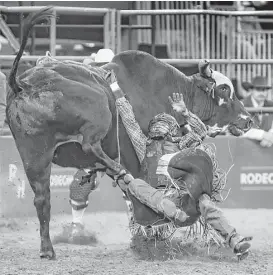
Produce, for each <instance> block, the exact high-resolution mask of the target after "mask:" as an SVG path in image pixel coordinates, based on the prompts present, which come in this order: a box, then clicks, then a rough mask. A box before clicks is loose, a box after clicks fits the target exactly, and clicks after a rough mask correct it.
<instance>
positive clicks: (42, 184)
mask: <svg viewBox="0 0 273 275" xmlns="http://www.w3.org/2000/svg"><path fill="white" fill-rule="evenodd" d="M51 16H52V9H51V8H50V7H46V8H43V9H41V10H40V11H38V12H35V13H32V14H30V15H29V16H28V17H27V19H26V21H25V23H24V32H23V39H22V43H21V47H20V50H19V52H18V54H17V55H16V58H15V60H14V63H13V67H12V69H11V72H10V76H9V81H8V82H9V86H10V89H9V91H8V94H7V108H6V115H7V122H8V125H9V128H10V130H11V133H12V135H13V138H14V140H15V143H16V146H17V149H18V151H19V154H20V157H21V159H22V162H23V165H24V170H25V173H26V175H27V178H28V180H29V183H30V185H31V187H32V190H33V192H34V194H35V197H34V205H35V207H36V210H37V216H38V219H39V222H40V238H41V246H40V257H41V258H47V259H54V258H55V257H56V255H55V252H54V249H53V246H52V242H51V239H50V232H49V223H50V207H51V206H50V174H51V164H52V162H53V163H55V164H57V165H60V166H63V167H64V166H70V167H76V168H92V167H95V166H96V163H100V164H103V167H105V170H106V169H107V170H106V171H107V174H108V175H109V176H110V177H112V178H114V177H115V176H116V175H118V174H119V173H120V171H121V169H122V168H123V167H124V168H125V169H127V170H128V171H130V173H131V174H132V175H133V176H134V177H138V175H139V172H140V164H139V162H138V158H137V155H136V153H135V150H134V148H133V145H132V143H131V140H130V138H129V136H128V134H127V132H126V129H125V127H124V125H123V124H122V122H121V120H119V119H118V115H117V109H116V105H115V97H114V95H113V93H112V90H111V88H110V85H109V83H108V82H107V80H106V77H105V75H106V74H107V70H114V72H115V74H116V77H117V82H118V85H119V86H120V87H121V88H122V90H123V91H126V96H127V97H128V99H129V101H130V102H131V104H132V106H133V110H134V112H135V116H136V120H137V121H138V123H139V124H140V126H141V129H142V130H143V132H144V133H147V129H148V123H149V121H150V120H151V119H152V118H153V116H155V115H156V114H158V113H160V112H166V113H169V112H170V109H169V104H168V96H169V95H171V94H173V93H174V92H175V93H182V94H183V96H184V100H185V103H186V105H187V108H188V109H189V110H190V111H192V112H194V113H196V114H197V115H198V116H199V117H200V118H201V119H202V120H203V121H204V122H205V123H206V124H207V125H210V126H212V129H215V127H217V129H225V130H226V131H228V132H230V133H231V134H233V135H235V136H239V135H241V134H243V133H244V132H246V131H247V130H249V128H250V127H251V124H252V121H251V118H250V115H249V114H248V113H247V112H246V110H245V109H244V107H243V105H242V104H241V103H240V102H239V101H238V99H237V98H236V96H235V93H234V88H233V86H232V83H231V82H230V80H229V79H228V78H227V77H225V76H224V75H223V74H221V73H219V72H216V71H213V70H211V69H210V67H209V63H208V62H203V64H201V66H200V67H199V73H198V74H195V75H192V76H190V77H187V76H185V75H184V74H183V73H181V72H179V71H178V70H177V69H175V68H174V67H172V66H170V65H168V64H165V63H163V62H161V61H159V60H158V59H156V58H154V57H153V56H151V55H149V54H146V53H143V52H139V51H126V52H122V53H120V54H118V55H116V56H115V58H114V59H113V61H112V62H111V63H109V64H107V65H105V66H104V67H103V68H98V67H87V66H85V65H83V64H81V63H76V62H72V61H63V62H53V63H52V64H50V63H49V64H44V65H39V66H36V67H33V68H31V69H29V70H27V71H26V72H24V73H23V74H21V75H20V76H18V77H17V68H18V63H19V61H20V58H21V56H22V54H23V51H24V48H25V46H26V43H27V39H28V36H29V33H30V30H31V29H32V27H33V26H34V25H35V24H36V23H38V22H41V21H43V20H46V19H48V18H50V17H51ZM217 133H219V132H217ZM75 137H77V141H76V142H75V141H72V140H75ZM119 140H120V141H122V142H120V143H118V141H119ZM118 144H119V146H118ZM119 154H120V160H121V165H119V164H118V163H117V162H116V161H115V160H116V159H117V157H118V155H119Z"/></svg>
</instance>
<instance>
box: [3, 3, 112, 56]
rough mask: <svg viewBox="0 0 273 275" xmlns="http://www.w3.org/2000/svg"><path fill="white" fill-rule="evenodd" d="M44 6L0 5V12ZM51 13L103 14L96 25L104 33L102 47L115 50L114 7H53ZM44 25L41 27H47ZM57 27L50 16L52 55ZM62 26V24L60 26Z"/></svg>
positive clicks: (29, 9)
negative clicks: (100, 21) (101, 21)
mask: <svg viewBox="0 0 273 275" xmlns="http://www.w3.org/2000/svg"><path fill="white" fill-rule="evenodd" d="M41 8H45V6H21V7H6V6H0V13H13V14H18V13H19V14H23V13H29V12H34V11H38V10H40V9H41ZM53 13H54V14H55V15H56V16H58V15H61V14H71V15H85V16H86V15H88V16H89V15H90V16H94V15H96V16H103V18H104V19H103V20H104V24H103V26H101V25H100V26H98V28H103V33H104V48H111V49H112V50H113V51H114V52H116V42H115V41H116V39H115V32H116V30H115V26H116V19H115V16H116V12H115V10H114V9H107V8H80V7H60V6H59V7H57V6H54V7H53ZM47 26H48V25H44V26H43V27H47ZM58 27H59V25H58V24H57V19H56V17H53V18H51V23H50V35H49V36H50V37H49V38H50V40H49V42H50V52H51V55H52V56H55V55H56V44H57V43H56V39H57V38H56V29H57V28H58ZM61 27H63V26H61ZM82 27H83V26H81V25H79V26H78V25H73V28H82Z"/></svg>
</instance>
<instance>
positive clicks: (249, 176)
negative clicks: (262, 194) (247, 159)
mask: <svg viewBox="0 0 273 275" xmlns="http://www.w3.org/2000/svg"><path fill="white" fill-rule="evenodd" d="M240 170H241V171H240V187H241V189H242V190H273V166H252V167H251V166H248V167H244V166H242V167H241V169H240Z"/></svg>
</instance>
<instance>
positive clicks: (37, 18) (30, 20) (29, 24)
mask: <svg viewBox="0 0 273 275" xmlns="http://www.w3.org/2000/svg"><path fill="white" fill-rule="evenodd" d="M52 11H53V7H51V6H49V7H45V8H43V9H41V10H39V11H37V12H33V13H31V14H30V15H29V16H28V17H27V18H26V19H25V22H24V26H23V39H22V43H21V46H20V49H19V51H18V53H17V55H16V57H15V59H14V62H13V65H12V69H11V72H10V75H9V80H8V82H9V86H10V87H11V89H12V91H13V92H14V93H15V94H18V93H19V92H20V90H21V89H20V87H19V86H18V84H17V82H16V74H17V69H18V64H19V61H20V59H21V57H22V55H23V53H24V50H25V47H26V44H27V40H28V37H29V33H30V31H31V29H32V28H33V26H34V25H35V24H37V23H40V22H42V21H46V22H47V21H48V20H49V19H50V18H51V17H54V14H53V13H52Z"/></svg>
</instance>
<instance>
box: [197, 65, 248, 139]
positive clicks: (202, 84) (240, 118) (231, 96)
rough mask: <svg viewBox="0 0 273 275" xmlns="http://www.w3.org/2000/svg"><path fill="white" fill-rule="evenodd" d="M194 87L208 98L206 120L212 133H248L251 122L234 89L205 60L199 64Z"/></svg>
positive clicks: (223, 76) (226, 79) (224, 77)
mask: <svg viewBox="0 0 273 275" xmlns="http://www.w3.org/2000/svg"><path fill="white" fill-rule="evenodd" d="M196 85H197V86H198V88H199V89H201V90H202V91H203V92H205V93H206V94H207V96H208V97H210V99H211V100H210V102H212V104H211V103H210V104H205V102H204V105H206V106H207V108H209V109H210V112H209V113H210V114H209V116H208V117H207V120H206V119H205V121H204V119H203V121H204V122H205V123H206V124H207V125H209V126H210V127H209V129H210V130H211V132H212V135H213V132H215V133H220V132H226V133H230V134H232V135H234V136H240V135H242V134H243V133H245V132H246V131H248V130H249V129H250V128H251V126H252V124H253V121H252V119H251V116H250V114H249V113H248V112H247V111H246V109H245V108H244V105H243V103H241V102H240V101H239V100H238V98H237V97H236V95H235V91H234V87H233V85H232V82H231V81H230V79H229V78H228V77H226V76H225V75H223V74H222V73H220V72H217V71H213V70H212V69H211V68H210V64H209V62H208V61H207V60H204V61H201V62H200V63H199V74H197V75H196Z"/></svg>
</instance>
